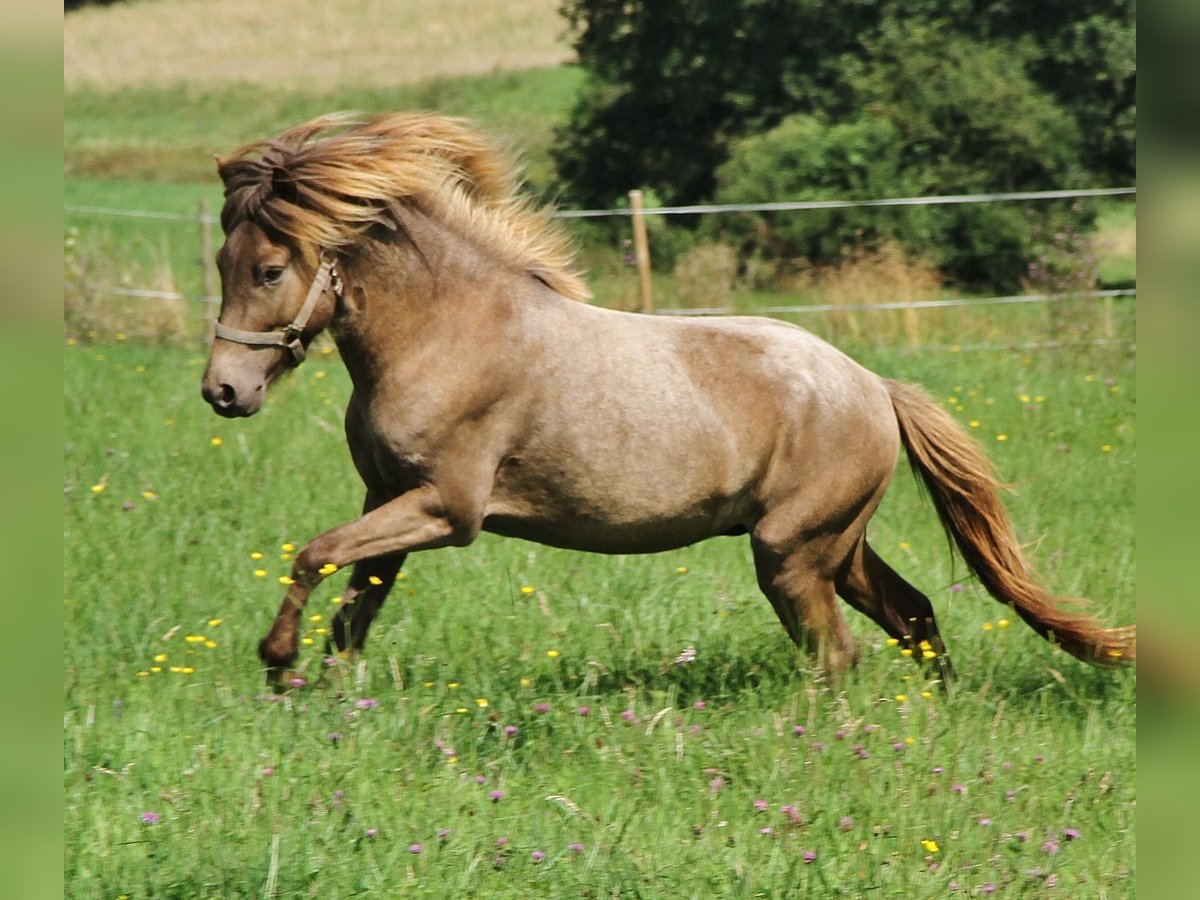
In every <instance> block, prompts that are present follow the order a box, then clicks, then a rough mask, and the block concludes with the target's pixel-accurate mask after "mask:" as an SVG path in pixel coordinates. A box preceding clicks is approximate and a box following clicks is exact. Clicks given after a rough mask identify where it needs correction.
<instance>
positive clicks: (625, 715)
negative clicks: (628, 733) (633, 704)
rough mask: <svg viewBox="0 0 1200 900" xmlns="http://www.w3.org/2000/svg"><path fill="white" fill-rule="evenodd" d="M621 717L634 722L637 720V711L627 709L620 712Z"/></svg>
mask: <svg viewBox="0 0 1200 900" xmlns="http://www.w3.org/2000/svg"><path fill="white" fill-rule="evenodd" d="M621 718H622V719H624V720H625V721H626V722H634V721H636V720H637V713H635V712H634V711H633V710H632V709H627V710H625V711H624V712H623V713H621Z"/></svg>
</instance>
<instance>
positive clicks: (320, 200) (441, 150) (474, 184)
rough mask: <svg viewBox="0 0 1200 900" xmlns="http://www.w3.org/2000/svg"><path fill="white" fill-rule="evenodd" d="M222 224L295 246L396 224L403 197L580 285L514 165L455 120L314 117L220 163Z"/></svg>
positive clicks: (534, 270) (566, 286) (574, 292)
mask: <svg viewBox="0 0 1200 900" xmlns="http://www.w3.org/2000/svg"><path fill="white" fill-rule="evenodd" d="M217 171H218V172H219V174H220V176H221V180H222V181H223V182H224V183H225V206H224V208H223V209H222V210H221V225H222V227H223V228H224V229H225V231H226V233H228V232H229V231H230V230H232V228H233V227H235V226H236V225H237V223H238V222H241V221H242V220H243V219H250V220H252V221H254V222H256V223H258V224H259V225H261V226H263V227H264V228H267V229H269V230H274V231H276V232H278V233H281V234H283V235H286V236H288V237H290V238H292V239H293V240H295V241H297V242H300V243H302V244H304V243H307V244H311V245H315V246H316V247H320V248H323V249H327V250H341V249H346V248H349V247H351V246H353V245H354V244H355V243H356V242H357V241H358V239H359V238H360V237H361V235H362V234H363V233H364V232H366V231H367V230H368V229H369V228H371V227H372V226H375V225H383V226H385V227H388V228H392V229H395V228H396V227H398V224H399V217H398V215H397V208H398V207H403V206H406V205H411V206H413V207H415V208H417V209H419V210H420V211H421V212H423V213H425V214H426V215H429V216H431V217H433V218H435V219H437V220H438V221H440V222H442V223H443V224H445V225H446V226H447V227H450V228H452V229H454V230H457V231H459V232H460V233H464V234H466V235H468V236H470V237H471V238H472V239H473V240H475V241H476V242H477V243H479V244H480V245H482V246H483V247H485V248H486V249H488V250H489V251H491V252H493V253H495V254H496V255H497V256H499V257H501V258H504V259H509V260H513V261H514V262H515V263H516V264H517V265H519V266H521V267H522V268H524V269H525V270H526V271H528V272H529V273H530V274H531V275H533V276H534V277H536V278H538V279H540V280H541V281H543V282H545V283H546V284H547V285H549V286H550V287H551V288H552V289H553V290H555V291H557V292H558V293H560V294H563V295H564V296H567V297H572V298H575V299H578V300H583V299H587V297H588V296H590V295H589V292H588V289H587V287H586V286H585V285H584V283H583V280H582V279H581V278H580V277H579V275H578V273H577V272H576V271H575V270H574V268H573V255H574V254H573V252H572V248H571V246H570V243H569V241H568V239H567V238H566V236H565V235H564V234H563V233H562V232H561V231H560V230H559V229H557V228H555V227H553V223H552V222H551V221H550V219H549V217H548V215H547V212H546V211H545V210H543V209H539V208H537V207H535V206H534V205H533V203H532V202H531V201H530V200H529V199H528V198H526V197H524V196H522V195H521V194H520V192H519V190H518V182H517V179H516V175H515V171H514V169H513V167H512V166H511V165H510V164H508V163H507V161H506V160H505V159H504V158H503V157H502V156H501V154H500V153H498V152H497V150H496V149H495V148H494V147H492V146H490V145H489V144H488V143H487V142H486V141H484V140H483V139H482V138H481V137H480V136H479V135H478V134H476V133H475V132H474V131H473V130H471V129H470V128H469V127H468V126H467V124H466V123H465V122H464V121H462V120H460V119H452V118H447V117H444V116H437V115H430V114H419V113H414V114H389V115H380V116H374V117H371V118H366V119H361V118H358V117H355V116H352V115H349V114H346V113H336V114H333V115H327V116H321V117H319V118H316V119H313V120H312V121H311V122H306V123H305V124H303V125H298V126H296V127H295V128H291V129H289V130H288V131H285V132H284V133H283V134H281V135H280V136H279V137H278V138H276V139H275V140H273V141H261V142H258V143H254V144H250V145H248V146H246V147H243V148H242V149H240V150H238V151H237V152H235V153H234V154H233V155H232V156H231V157H229V158H227V159H220V160H218V162H217Z"/></svg>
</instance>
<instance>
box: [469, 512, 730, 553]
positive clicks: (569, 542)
mask: <svg viewBox="0 0 1200 900" xmlns="http://www.w3.org/2000/svg"><path fill="white" fill-rule="evenodd" d="M483 527H484V530H485V531H489V532H491V533H493V534H499V535H504V536H506V537H516V538H521V539H523V540H527V541H534V542H536V543H539V544H546V545H548V546H551V547H562V548H564V549H567V550H584V551H587V552H590V553H658V552H661V551H663V550H674V549H677V548H679V547H686V546H688V545H690V544H695V543H697V542H699V541H702V540H705V539H707V538H710V537H715V536H717V535H722V534H744V533H745V532H746V528H745V526H744V525H741V524H738V523H734V524H727V523H722V522H719V521H716V520H713V519H708V518H696V519H692V518H687V519H672V520H670V521H661V522H654V521H642V522H600V521H596V520H594V519H585V518H570V517H563V518H562V519H543V518H539V517H521V518H516V517H510V516H505V515H502V514H501V515H491V516H488V517H487V518H486V519H485V520H484V526H483Z"/></svg>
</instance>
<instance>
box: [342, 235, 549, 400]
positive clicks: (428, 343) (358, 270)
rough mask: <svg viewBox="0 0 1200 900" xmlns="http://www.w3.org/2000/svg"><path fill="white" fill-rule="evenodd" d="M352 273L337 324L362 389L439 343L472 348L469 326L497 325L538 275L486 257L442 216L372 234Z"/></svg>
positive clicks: (494, 328)
mask: <svg viewBox="0 0 1200 900" xmlns="http://www.w3.org/2000/svg"><path fill="white" fill-rule="evenodd" d="M363 250H364V252H363V253H362V254H361V256H360V258H359V260H358V261H357V262H356V263H355V265H354V267H353V269H352V270H351V271H350V273H349V277H348V279H347V284H348V291H349V296H348V300H347V301H346V306H347V308H346V310H345V312H344V314H343V315H342V316H341V317H340V321H339V322H338V324H337V327H335V329H334V337H335V340H336V341H337V343H338V349H339V351H340V352H341V355H342V358H343V360H344V361H345V363H346V367H347V369H348V370H349V372H350V377H351V380H352V381H353V382H354V384H355V389H356V390H361V391H369V390H371V389H372V387H373V385H374V384H375V383H376V382H377V381H378V380H379V379H380V378H382V377H383V376H384V375H385V373H388V372H391V371H395V370H396V369H397V368H398V367H402V366H404V365H406V363H407V362H408V361H409V360H411V359H413V358H415V357H418V356H422V357H423V356H426V355H428V354H429V353H430V352H431V351H435V350H436V349H437V348H444V349H445V351H446V352H447V353H456V354H461V353H471V352H472V349H471V348H472V347H473V346H474V343H473V342H472V341H471V340H468V339H467V335H466V332H469V331H474V330H475V329H477V328H479V327H480V326H481V324H482V323H488V322H493V323H495V324H494V325H490V326H486V327H488V328H489V329H490V330H491V331H492V332H493V333H494V336H495V337H496V338H497V339H499V338H500V335H499V334H495V332H496V331H497V330H498V329H499V328H500V327H502V326H501V323H504V322H508V321H509V320H510V319H511V315H509V314H508V312H507V311H506V310H505V309H504V308H505V307H507V306H511V304H514V303H519V300H518V299H517V296H518V294H519V293H520V291H521V290H523V289H524V290H528V289H529V285H528V284H526V283H525V282H530V283H532V278H531V277H523V276H522V274H521V273H519V272H513V271H511V270H509V269H508V268H507V267H503V266H501V265H499V264H497V263H496V262H494V261H492V260H490V259H488V258H487V256H486V254H485V253H484V252H483V251H481V250H480V249H479V248H478V247H476V246H474V245H472V244H470V243H469V242H468V241H466V240H465V239H463V238H461V237H459V236H457V235H454V234H452V233H450V232H449V231H448V230H446V229H445V228H443V227H442V226H440V225H438V224H437V223H433V222H429V221H428V220H425V219H421V220H419V222H405V234H404V235H398V236H396V237H395V238H394V239H391V240H386V239H385V240H370V239H369V243H368V244H367V245H366V246H365V247H364V248H363Z"/></svg>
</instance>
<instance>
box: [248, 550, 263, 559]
mask: <svg viewBox="0 0 1200 900" xmlns="http://www.w3.org/2000/svg"><path fill="white" fill-rule="evenodd" d="M250 558H251V559H262V558H263V555H262V553H261V552H259V551H258V550H255V551H254V552H253V553H251V554H250Z"/></svg>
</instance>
